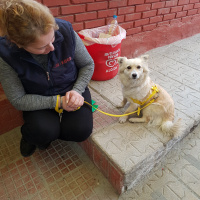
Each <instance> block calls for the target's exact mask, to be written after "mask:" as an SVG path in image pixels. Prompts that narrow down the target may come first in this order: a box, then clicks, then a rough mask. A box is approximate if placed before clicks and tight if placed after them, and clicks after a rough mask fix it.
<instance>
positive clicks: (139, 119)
mask: <svg viewBox="0 0 200 200" xmlns="http://www.w3.org/2000/svg"><path fill="white" fill-rule="evenodd" d="M129 122H132V123H137V122H139V123H144V122H147V118H146V117H142V118H134V117H132V118H130V119H129Z"/></svg>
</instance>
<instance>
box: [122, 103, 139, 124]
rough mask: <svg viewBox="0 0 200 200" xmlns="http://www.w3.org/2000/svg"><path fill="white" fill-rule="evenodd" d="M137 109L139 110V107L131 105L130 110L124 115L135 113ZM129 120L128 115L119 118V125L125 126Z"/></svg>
mask: <svg viewBox="0 0 200 200" xmlns="http://www.w3.org/2000/svg"><path fill="white" fill-rule="evenodd" d="M136 109H137V107H136V106H135V105H134V104H130V106H129V107H128V109H127V110H126V111H125V113H124V114H128V113H131V112H133V111H134V110H136ZM127 119H128V115H127V116H123V117H120V118H119V123H121V124H123V123H124V122H126V120H127Z"/></svg>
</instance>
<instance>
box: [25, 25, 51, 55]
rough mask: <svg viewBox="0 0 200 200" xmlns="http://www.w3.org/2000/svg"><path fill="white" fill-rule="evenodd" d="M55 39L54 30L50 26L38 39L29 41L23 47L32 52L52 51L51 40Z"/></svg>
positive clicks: (46, 52) (45, 52)
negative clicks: (47, 31)
mask: <svg viewBox="0 0 200 200" xmlns="http://www.w3.org/2000/svg"><path fill="white" fill-rule="evenodd" d="M54 40H55V31H54V29H53V28H52V29H51V30H50V31H49V33H47V34H46V35H41V36H40V38H39V39H38V40H36V41H35V42H33V43H30V44H29V45H28V46H26V47H24V49H25V50H26V51H28V52H30V53H32V54H48V53H49V52H50V51H54V45H53V42H54Z"/></svg>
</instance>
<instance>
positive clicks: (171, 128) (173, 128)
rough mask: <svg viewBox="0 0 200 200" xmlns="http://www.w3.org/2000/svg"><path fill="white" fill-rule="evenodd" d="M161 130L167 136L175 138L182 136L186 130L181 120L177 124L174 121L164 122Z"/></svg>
mask: <svg viewBox="0 0 200 200" xmlns="http://www.w3.org/2000/svg"><path fill="white" fill-rule="evenodd" d="M160 128H161V130H162V131H163V132H164V133H165V134H166V135H169V136H175V137H178V136H180V135H181V134H182V132H183V129H184V127H183V125H182V120H181V118H180V119H178V120H177V121H176V122H175V123H173V122H172V121H163V123H162V124H161V127H160Z"/></svg>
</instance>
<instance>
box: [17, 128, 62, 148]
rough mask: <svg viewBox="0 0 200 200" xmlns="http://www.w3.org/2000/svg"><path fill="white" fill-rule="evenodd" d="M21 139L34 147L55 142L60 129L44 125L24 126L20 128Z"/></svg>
mask: <svg viewBox="0 0 200 200" xmlns="http://www.w3.org/2000/svg"><path fill="white" fill-rule="evenodd" d="M21 132H22V136H23V138H24V139H25V140H26V141H27V142H29V143H31V144H35V145H43V144H46V143H49V142H52V141H54V140H56V139H57V138H58V137H59V133H60V127H59V126H58V127H57V126H56V124H54V125H51V126H50V125H48V126H47V125H45V124H34V125H31V126H30V125H29V124H24V125H23V126H22V128H21Z"/></svg>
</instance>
